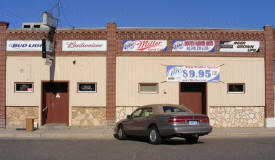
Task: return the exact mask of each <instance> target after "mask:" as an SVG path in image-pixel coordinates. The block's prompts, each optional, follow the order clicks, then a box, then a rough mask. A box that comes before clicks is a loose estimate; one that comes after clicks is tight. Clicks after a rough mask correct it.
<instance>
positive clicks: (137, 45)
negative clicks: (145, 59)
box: [123, 40, 167, 52]
mask: <svg viewBox="0 0 275 160" xmlns="http://www.w3.org/2000/svg"><path fill="white" fill-rule="evenodd" d="M166 50H167V41H166V40H124V41H123V51H150V52H154V51H156V52H157V51H166Z"/></svg>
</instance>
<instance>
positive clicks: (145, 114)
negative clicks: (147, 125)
mask: <svg viewBox="0 0 275 160" xmlns="http://www.w3.org/2000/svg"><path fill="white" fill-rule="evenodd" d="M152 114H153V111H152V108H145V109H143V112H142V114H141V117H149V116H151V115H152Z"/></svg>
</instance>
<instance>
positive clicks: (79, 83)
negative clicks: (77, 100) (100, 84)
mask: <svg viewBox="0 0 275 160" xmlns="http://www.w3.org/2000/svg"><path fill="white" fill-rule="evenodd" d="M81 84H95V91H80V90H79V85H81ZM76 85H77V86H76V92H77V93H97V83H96V82H77V84H76Z"/></svg>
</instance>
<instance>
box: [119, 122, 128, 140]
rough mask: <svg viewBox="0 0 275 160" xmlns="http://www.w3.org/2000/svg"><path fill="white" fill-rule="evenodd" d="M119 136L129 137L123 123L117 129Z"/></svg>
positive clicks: (120, 137)
mask: <svg viewBox="0 0 275 160" xmlns="http://www.w3.org/2000/svg"><path fill="white" fill-rule="evenodd" d="M117 138H118V139H119V140H125V139H127V135H126V134H125V130H124V128H123V125H122V124H121V125H119V126H118V129H117Z"/></svg>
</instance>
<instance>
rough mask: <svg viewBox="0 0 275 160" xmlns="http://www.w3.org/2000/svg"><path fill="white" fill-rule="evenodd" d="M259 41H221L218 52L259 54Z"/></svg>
mask: <svg viewBox="0 0 275 160" xmlns="http://www.w3.org/2000/svg"><path fill="white" fill-rule="evenodd" d="M259 50H260V42H259V41H221V42H220V52H259Z"/></svg>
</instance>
